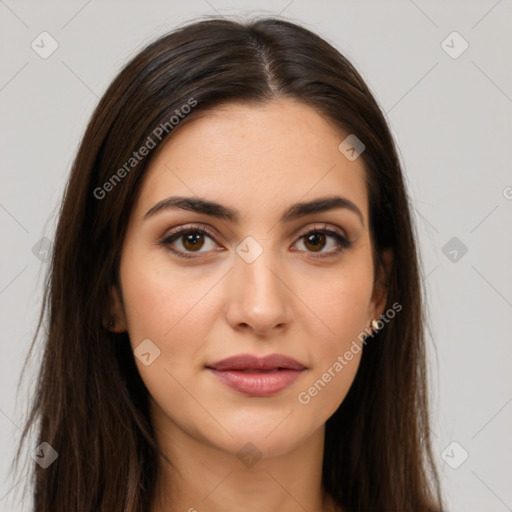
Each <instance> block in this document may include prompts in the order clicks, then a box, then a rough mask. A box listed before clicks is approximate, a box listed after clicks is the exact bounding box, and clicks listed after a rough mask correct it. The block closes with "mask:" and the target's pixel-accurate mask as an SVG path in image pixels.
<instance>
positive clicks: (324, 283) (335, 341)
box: [297, 265, 373, 420]
mask: <svg viewBox="0 0 512 512" xmlns="http://www.w3.org/2000/svg"><path fill="white" fill-rule="evenodd" d="M372 283H373V275H372V273H371V268H370V269H368V267H366V266H364V265H354V266H351V267H350V271H348V269H347V270H346V271H345V270H341V271H340V273H339V275H338V276H336V278H333V275H330V276H329V277H327V276H325V277H324V278H322V279H320V280H315V286H314V287H310V288H309V292H307V293H306V284H307V282H306V280H304V288H303V290H304V291H303V292H301V293H302V294H303V295H302V296H305V297H307V301H305V302H306V304H307V305H308V307H309V308H310V310H308V314H307V318H308V319H309V320H308V322H309V325H310V326H309V328H308V337H309V338H310V339H312V340H315V343H314V344H313V345H312V346H311V347H310V360H311V361H313V365H312V370H311V372H310V374H309V376H308V378H307V379H304V385H303V386H302V387H301V389H300V390H299V393H298V395H297V401H298V403H299V404H301V405H302V406H303V407H306V408H307V409H308V410H309V411H310V412H311V413H313V414H315V415H316V414H318V415H319V416H321V417H323V418H324V419H325V420H326V419H327V418H328V417H329V416H330V415H331V414H332V413H334V411H335V410H336V409H337V408H338V406H339V404H340V403H341V402H342V401H343V399H344V398H345V396H346V394H347V393H348V391H349V389H350V387H351V385H352V382H353V380H354V378H355V375H356V373H357V370H358V368H359V363H360V360H361V355H362V350H363V348H362V342H361V338H360V336H361V334H362V333H364V331H363V329H364V328H365V327H366V326H367V325H366V323H367V312H368V306H369V303H370V299H371V292H372Z"/></svg>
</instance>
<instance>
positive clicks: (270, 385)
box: [209, 368, 304, 396]
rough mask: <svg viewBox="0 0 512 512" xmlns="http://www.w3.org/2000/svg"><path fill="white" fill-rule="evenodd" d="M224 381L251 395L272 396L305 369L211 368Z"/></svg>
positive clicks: (293, 380)
mask: <svg viewBox="0 0 512 512" xmlns="http://www.w3.org/2000/svg"><path fill="white" fill-rule="evenodd" d="M209 370H210V372H212V373H213V374H214V375H215V376H216V377H217V378H218V379H219V380H220V381H221V382H222V383H224V384H225V385H226V386H228V387H229V388H231V389H234V390H235V391H239V392H240V393H244V394H246V395H250V396H270V395H274V394H276V393H279V392H280V391H282V390H283V389H285V388H287V387H288V386H290V385H291V384H293V383H294V382H295V381H296V380H297V379H298V378H299V377H300V376H301V374H302V372H303V371H304V370H288V369H285V370H272V371H267V372H246V371H237V370H223V371H219V370H214V369H211V368H209Z"/></svg>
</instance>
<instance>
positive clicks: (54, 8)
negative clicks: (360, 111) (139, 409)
mask: <svg viewBox="0 0 512 512" xmlns="http://www.w3.org/2000/svg"><path fill="white" fill-rule="evenodd" d="M215 11H217V12H218V13H220V14H222V15H226V16H231V15H240V16H246V15H248V14H250V13H257V14H278V13H282V16H283V17H286V18H288V19H291V20H292V21H296V22H299V23H302V24H304V25H305V26H306V27H308V28H310V29H312V30H313V31H316V32H318V33H319V34H320V35H321V36H323V37H324V38H326V39H327V40H329V41H330V42H331V43H333V44H334V45H335V46H336V47H337V48H338V49H339V50H341V51H342V52H343V53H344V54H345V55H346V56H347V57H348V58H349V59H350V60H351V61H352V62H353V63H354V64H355V65H356V67H357V68H358V70H359V71H360V72H361V74H362V75H363V77H364V78H365V79H366V81H367V82H368V84H369V85H370V87H371V89H372V91H373V92H374V94H375V96H376V97H377V100H378V101H379V103H380V104H381V105H382V107H383V109H384V110H385V112H386V113H387V116H388V120H389V123H390V125H391V127H392V130H393V132H394V134H395V137H396V140H397V143H398V146H399V148H400V153H401V158H402V161H403V164H404V167H405V173H406V180H407V184H408V188H409V192H410V195H411V197H412V202H413V205H414V213H415V220H416V224H417V230H418V236H419V241H420V246H421V252H422V257H423V278H424V282H425V285H426V288H427V295H428V303H429V304H428V306H429V308H428V311H429V313H428V318H429V325H430V338H431V340H430V341H431V342H430V349H429V361H430V368H431V374H432V386H431V388H432V397H433V413H434V414H433V416H434V422H433V437H434V442H435V456H436V458H437V460H438V461H439V466H440V469H441V475H442V481H443V486H444V490H445V495H446V497H447V500H448V503H449V506H450V510H452V511H455V512H456V511H459V512H468V511H479V512H493V511H496V512H502V511H506V510H512V485H511V484H512V482H511V476H512V471H511V469H512V463H511V459H512V436H511V435H510V433H511V432H512V429H511V426H512V403H511V402H512V383H511V377H510V374H511V373H510V368H509V367H510V364H511V359H512V357H511V356H512V343H511V341H512V339H511V335H510V325H511V324H512V271H511V265H510V264H511V262H512V237H511V233H512V231H511V221H512V173H511V166H510V164H511V160H512V158H511V156H512V155H511V153H512V150H511V146H512V145H511V132H512V116H511V113H512V98H511V97H512V71H511V66H510V62H512V59H511V53H512V30H511V28H512V25H511V21H512V2H511V1H510V0H508V1H507V0H501V1H495V0H485V1H483V0H482V1H477V2H475V1H473V2H469V1H464V2H446V1H443V2H441V1H436V2H432V1H430V2H428V1H426V0H414V1H412V0H402V1H386V2H384V1H379V2H377V1H364V2H361V1H360V2H349V1H338V2H334V1H329V2H327V1H326V2H311V1H310V2H308V1H305V0H292V1H290V0H274V1H268V2H264V1H258V2H252V1H244V2H238V3H236V4H235V3H234V2H232V3H228V2H226V1H223V0H211V1H210V0H209V1H208V2H206V1H205V0H189V1H188V2H185V3H181V2H180V3H178V2H170V1H167V2H163V1H152V2H135V1H123V2H121V1H108V2H107V1H103V2H100V1H98V0H92V1H89V2H85V1H81V2H75V1H66V2H64V1H58V2H56V1H54V2H44V4H43V2H36V1H30V2H28V1H20V0H18V1H15V0H5V1H0V40H1V47H2V54H1V64H0V70H1V76H0V108H1V122H2V137H1V138H0V153H1V179H2V186H1V189H0V222H1V235H0V236H1V243H2V265H1V270H0V272H1V274H0V308H1V309H0V310H1V312H2V328H1V341H0V348H1V351H0V353H1V357H0V389H1V390H2V393H1V396H0V432H1V436H0V510H22V508H21V506H19V505H16V504H15V503H14V496H15V495H16V493H17V490H18V489H21V486H20V485H17V484H19V482H13V481H12V480H11V479H10V478H8V477H9V474H8V469H9V463H10V460H11V458H12V456H13V453H14V451H13V447H14V445H15V442H16V440H17V437H18V434H19V427H20V426H21V418H22V414H23V412H24V411H25V408H26V402H27V399H26V395H27V392H28V390H29V389H30V386H31V385H32V384H33V380H34V379H33V378H32V379H31V376H35V371H36V366H32V367H31V369H30V370H29V371H28V378H27V381H26V384H25V385H24V386H23V387H21V388H20V391H19V393H18V395H17V394H16V389H17V384H18V377H19V374H20V371H21V366H22V363H23V361H24V358H25V355H26V351H27V349H28V345H29V342H30V340H31V336H32V334H33V331H34V328H35V325H36V321H37V318H38V313H39V303H40V300H41V284H42V277H43V275H44V272H45V271H46V264H45V262H44V250H45V246H44V244H43V246H42V247H38V246H37V244H38V242H39V241H40V240H41V238H42V237H43V236H46V237H47V238H48V239H49V240H52V238H53V235H52V233H53V229H54V225H55V216H56V212H57V207H58V201H59V199H60V197H61V194H62V191H63V187H64V184H65V179H66V177H67V174H68V172H69V169H70V165H71V162H72V159H73V156H74V154H75V151H76V148H77V145H78V143H79V140H80V137H81V135H82V133H83V131H84V129H85V126H86V123H87V120H88V118H89V116H90V114H91V113H92V109H93V107H94V106H95V104H96V103H97V101H98V98H99V97H100V96H101V94H102V93H103V92H104V90H105V88H106V87H107V85H108V84H109V83H110V81H111V80H112V79H113V77H114V76H115V74H116V73H117V72H118V71H119V69H120V67H121V66H122V65H123V64H124V63H125V62H126V60H127V59H128V58H129V57H130V56H132V55H133V54H134V53H136V52H137V51H138V50H139V49H140V48H141V47H142V46H143V45H144V44H146V43H147V42H149V41H150V40H153V39H154V38H155V37H156V36H158V35H159V34H162V33H164V32H166V31H169V30H171V29H172V28H174V27H175V26H176V25H177V24H179V23H181V22H183V21H186V20H189V19H191V18H194V17H196V16H200V15H203V14H214V13H215ZM43 31H47V32H49V33H50V34H51V36H52V37H53V38H54V39H55V40H56V41H57V43H58V45H59V46H58V49H57V50H56V51H55V52H54V53H53V54H52V55H50V56H49V57H48V58H47V59H43V58H41V57H40V56H39V54H38V53H36V52H35V51H34V50H33V49H32V48H31V43H32V41H34V40H35V41H36V43H38V41H39V45H41V44H42V43H41V42H40V39H41V38H40V37H38V36H39V34H40V33H41V32H43ZM453 31H457V32H458V33H459V34H460V35H461V36H462V38H463V39H464V40H465V41H467V43H468V44H469V47H468V48H467V50H466V51H465V52H463V53H462V54H461V55H459V56H457V58H453V55H454V54H455V53H458V52H459V51H460V50H461V49H462V48H463V46H462V45H463V41H462V40H461V39H457V36H455V37H454V36H450V37H448V36H449V35H450V34H451V33H452V32H453ZM447 37H448V39H446V38H447ZM444 40H446V42H445V43H444V44H443V43H442V42H443V41H444ZM48 45H49V42H48V40H47V41H46V44H45V48H46V49H48V48H49V46H48ZM447 51H448V52H451V53H452V56H450V55H449V54H448V53H447ZM507 63H508V64H507ZM453 237H456V240H455V241H451V242H449V241H450V240H451V239H452V238H453ZM446 244H448V245H446ZM462 244H463V245H462ZM34 246H35V247H36V248H35V249H34V250H33V248H34ZM464 247H466V248H467V253H465V254H463V248H464ZM454 251H456V252H454ZM452 442H456V443H458V444H455V445H453V444H451V443H452ZM34 447H35V445H34ZM466 452H467V454H468V458H467V459H466V460H464V457H465V456H466ZM29 457H30V454H28V455H27V460H28V461H29V462H31V460H30V458H29ZM455 466H458V467H457V468H456V469H455V468H454V467H455ZM18 492H19V491H18ZM25 510H27V508H25Z"/></svg>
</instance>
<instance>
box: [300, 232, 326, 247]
mask: <svg viewBox="0 0 512 512" xmlns="http://www.w3.org/2000/svg"><path fill="white" fill-rule="evenodd" d="M325 243H326V242H325V235H324V234H323V233H318V232H314V233H312V234H309V235H306V236H305V237H304V245H305V246H306V247H307V248H308V249H311V250H312V251H314V252H317V251H321V250H322V249H323V248H324V247H325Z"/></svg>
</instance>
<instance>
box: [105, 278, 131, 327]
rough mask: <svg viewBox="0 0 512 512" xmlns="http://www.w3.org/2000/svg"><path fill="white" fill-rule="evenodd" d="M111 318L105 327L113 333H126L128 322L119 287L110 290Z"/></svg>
mask: <svg viewBox="0 0 512 512" xmlns="http://www.w3.org/2000/svg"><path fill="white" fill-rule="evenodd" d="M109 306H110V307H109V309H110V316H109V318H108V319H107V320H106V322H105V327H106V329H108V330H109V331H111V332H116V333H121V332H126V330H127V322H126V313H125V310H124V305H123V300H122V297H121V293H120V292H119V290H118V287H117V286H115V285H114V286H112V288H111V289H110V299H109Z"/></svg>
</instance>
